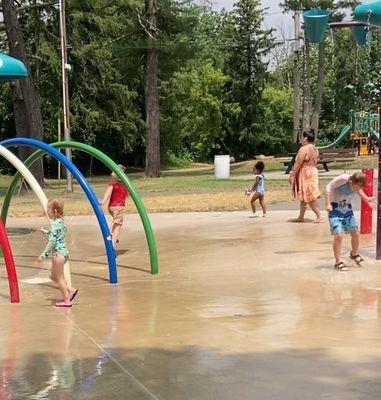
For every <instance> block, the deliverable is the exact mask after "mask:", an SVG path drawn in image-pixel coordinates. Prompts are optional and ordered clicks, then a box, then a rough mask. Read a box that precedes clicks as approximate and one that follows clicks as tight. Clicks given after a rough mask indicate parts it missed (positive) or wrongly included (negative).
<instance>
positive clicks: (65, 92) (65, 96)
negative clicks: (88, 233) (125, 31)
mask: <svg viewBox="0 0 381 400" xmlns="http://www.w3.org/2000/svg"><path fill="white" fill-rule="evenodd" d="M59 8H60V38H61V72H62V108H63V123H64V139H65V140H71V137H70V136H71V135H70V121H69V115H70V112H69V86H68V79H67V68H66V65H67V45H66V15H65V0H59ZM66 157H67V158H68V159H69V160H70V161H71V150H70V149H66ZM66 179H67V186H66V191H68V192H72V191H73V177H72V174H71V172H70V171H69V170H68V169H66Z"/></svg>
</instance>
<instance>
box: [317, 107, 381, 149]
mask: <svg viewBox="0 0 381 400" xmlns="http://www.w3.org/2000/svg"><path fill="white" fill-rule="evenodd" d="M378 139H379V114H378V113H370V112H366V111H350V123H349V124H347V125H345V127H344V128H343V129H342V130H341V132H340V134H339V135H338V137H337V138H336V139H335V140H334V141H333V142H331V143H329V144H327V145H324V146H317V147H318V149H320V150H323V149H330V148H333V147H337V146H342V145H346V144H348V143H350V144H351V147H352V148H357V152H358V153H357V154H358V155H359V156H363V155H371V154H374V150H375V149H374V141H376V140H378Z"/></svg>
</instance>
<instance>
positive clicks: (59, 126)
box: [57, 118, 61, 188]
mask: <svg viewBox="0 0 381 400" xmlns="http://www.w3.org/2000/svg"><path fill="white" fill-rule="evenodd" d="M60 141H61V119H60V118H58V142H60ZM57 175H58V188H60V187H61V163H60V162H59V161H58V174H57Z"/></svg>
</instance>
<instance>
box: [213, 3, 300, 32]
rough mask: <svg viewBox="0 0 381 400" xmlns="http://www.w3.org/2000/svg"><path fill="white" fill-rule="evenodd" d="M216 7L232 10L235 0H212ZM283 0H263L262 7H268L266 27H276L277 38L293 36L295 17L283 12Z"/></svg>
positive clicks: (265, 20) (265, 19)
mask: <svg viewBox="0 0 381 400" xmlns="http://www.w3.org/2000/svg"><path fill="white" fill-rule="evenodd" d="M212 2H213V6H214V8H215V9H221V8H225V9H226V10H231V9H232V8H233V4H234V3H235V0H212ZM280 2H281V0H262V8H268V10H267V11H266V15H265V18H264V25H265V27H266V28H268V29H270V28H274V29H275V30H276V31H275V32H274V36H275V37H276V38H277V39H283V38H287V39H290V38H292V37H293V19H292V16H291V14H283V13H282V10H281V8H280V7H279V3H280Z"/></svg>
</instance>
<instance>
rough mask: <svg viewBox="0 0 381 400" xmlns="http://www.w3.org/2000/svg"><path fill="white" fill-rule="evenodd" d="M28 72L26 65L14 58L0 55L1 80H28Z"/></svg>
mask: <svg viewBox="0 0 381 400" xmlns="http://www.w3.org/2000/svg"><path fill="white" fill-rule="evenodd" d="M27 76H28V71H27V69H26V67H25V65H24V64H23V63H22V62H21V61H19V60H16V59H15V58H13V57H10V56H7V55H6V54H4V53H0V80H1V81H9V80H11V79H20V78H26V77H27Z"/></svg>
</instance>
